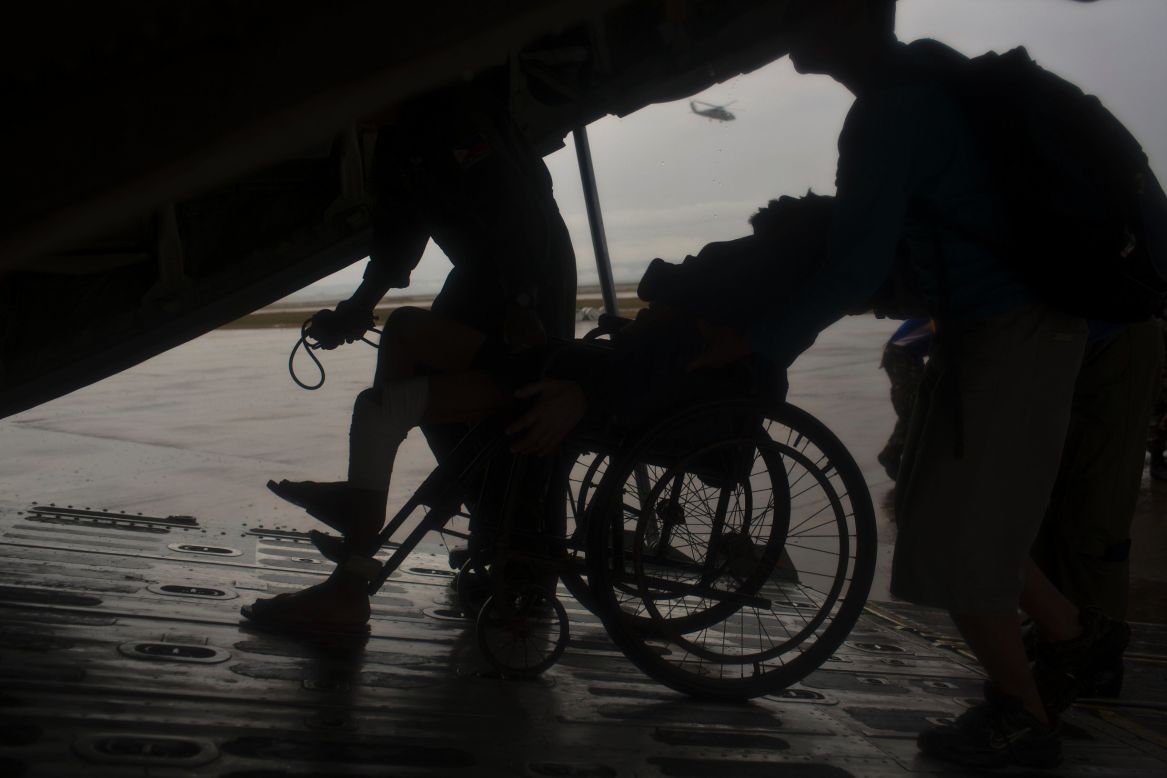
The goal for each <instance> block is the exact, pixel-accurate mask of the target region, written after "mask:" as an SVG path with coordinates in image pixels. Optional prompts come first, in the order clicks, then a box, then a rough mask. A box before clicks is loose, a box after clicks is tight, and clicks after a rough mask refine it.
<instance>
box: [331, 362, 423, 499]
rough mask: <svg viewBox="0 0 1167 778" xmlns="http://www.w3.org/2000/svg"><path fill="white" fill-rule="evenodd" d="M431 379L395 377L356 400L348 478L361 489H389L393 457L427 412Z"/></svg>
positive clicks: (350, 442) (351, 432)
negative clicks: (400, 378) (381, 388)
mask: <svg viewBox="0 0 1167 778" xmlns="http://www.w3.org/2000/svg"><path fill="white" fill-rule="evenodd" d="M428 394H429V379H428V378H425V377H421V378H410V379H407V380H405V381H395V382H392V383H388V384H386V385H385V387H384V389H383V390H381V391H377V390H375V389H366V390H365V391H363V392H361V393H360V394H359V395H357V400H356V402H355V403H354V404H353V420H352V426H351V427H350V428H349V456H348V480H349V483H350V484H352V485H353V486H356V487H360V488H362V489H375V490H377V491H380V492H385V491H388V490H389V479H390V476H391V475H392V474H393V459H394V458H395V457H396V456H397V449H398V447H399V446H400V445H401V442H402V441H403V440H405V436H406V435H408V434H409V431H410V430H411V429H413V428H414V427H416V426H417V424H418V422H420V421H421V417H422V414H423V413H425V405H426V399H427V395H428Z"/></svg>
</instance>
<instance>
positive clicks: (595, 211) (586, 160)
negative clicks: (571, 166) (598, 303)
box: [572, 127, 620, 316]
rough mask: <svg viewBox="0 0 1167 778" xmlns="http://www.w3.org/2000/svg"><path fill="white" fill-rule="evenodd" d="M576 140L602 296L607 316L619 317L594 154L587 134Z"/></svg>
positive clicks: (577, 132)
mask: <svg viewBox="0 0 1167 778" xmlns="http://www.w3.org/2000/svg"><path fill="white" fill-rule="evenodd" d="M572 137H573V138H575V156H576V159H577V160H579V180H580V183H581V184H583V190H584V205H586V206H587V209H588V227H589V229H590V230H591V233H592V249H593V251H594V252H595V255H596V272H597V273H598V274H599V276H600V294H601V295H602V296H603V298H604V312H605V313H608V314H611V315H612V316H618V315H619V313H620V306H619V305H617V303H616V284H615V282H614V281H613V280H612V259H611V257H609V256H608V239H607V237H606V236H605V235H604V217H603V216H602V215H601V214H600V192H599V190H598V189H597V188H596V171H595V169H594V168H593V167H592V150H591V147H590V146H588V131H587V128H586V127H579V128H577V129H576V130H575V131H574V132H572Z"/></svg>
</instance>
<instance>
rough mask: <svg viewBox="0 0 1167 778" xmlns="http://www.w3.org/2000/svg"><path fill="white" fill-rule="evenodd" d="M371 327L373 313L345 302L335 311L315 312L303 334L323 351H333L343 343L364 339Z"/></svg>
mask: <svg viewBox="0 0 1167 778" xmlns="http://www.w3.org/2000/svg"><path fill="white" fill-rule="evenodd" d="M372 326H373V312H372V311H370V310H366V309H364V308H362V307H361V306H358V305H354V304H351V303H349V302H348V301H347V300H346V301H345V302H342V303H339V304H338V305H337V306H336V308H335V310H331V311H330V310H328V309H327V308H325V309H324V310H321V311H317V312H316V315H315V316H313V317H312V321H311V323H310V324H309V325H308V329H307V331H306V332H305V334H306V335H307V336H308V337H309V338H311V339H312V340H315V341H316V342H317V344H319V346H320V348H323V349H328V350H331V349H334V348H336V347H337V346H340V345H341V344H344V343H352V342H354V341H358V340H360V339H361V338H362V337H364V334H365V332H367V331H368V330H369V328H370V327H372Z"/></svg>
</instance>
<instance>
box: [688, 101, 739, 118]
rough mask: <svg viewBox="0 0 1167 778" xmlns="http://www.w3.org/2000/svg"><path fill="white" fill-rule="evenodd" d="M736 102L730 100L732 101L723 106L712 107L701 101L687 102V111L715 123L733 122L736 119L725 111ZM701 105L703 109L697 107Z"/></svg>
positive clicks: (710, 104)
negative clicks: (713, 120)
mask: <svg viewBox="0 0 1167 778" xmlns="http://www.w3.org/2000/svg"><path fill="white" fill-rule="evenodd" d="M736 102H737V100H732V101H730V102H728V103H726V104H725V105H713V104H712V103H706V102H703V101H701V100H690V101H689V110H691V111H692V112H693V113H695V114H697V115H698V116H704V117H705V118H707V119H715V120H716V121H719V122H732V121H733V120H734V118H736V117H734V115H733V114H732V113H730V112H729V111H727V110H725V109H726V108H728V107H729V106H731V105H733V104H734V103H736ZM702 105H703V106H705V107H704V108H698V107H697V106H702Z"/></svg>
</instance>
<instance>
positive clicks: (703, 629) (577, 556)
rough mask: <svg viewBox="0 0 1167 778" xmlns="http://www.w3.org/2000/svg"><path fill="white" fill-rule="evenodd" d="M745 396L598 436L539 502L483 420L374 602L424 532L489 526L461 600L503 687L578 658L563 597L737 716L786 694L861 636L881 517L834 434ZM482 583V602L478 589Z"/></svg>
mask: <svg viewBox="0 0 1167 778" xmlns="http://www.w3.org/2000/svg"><path fill="white" fill-rule="evenodd" d="M619 326H620V320H615V319H608V320H606V321H601V326H600V327H599V328H597V330H596V331H594V332H593V333H592V334H591V335H590V336H589V337H588V338H585V341H590V342H589V343H588V344H587V347H588V348H592V349H596V348H599V349H603V348H605V347H606V346H605V345H604V344H603V342H602V340H601V339H602V338H603V337H604V336H607V335H610V334H611V332H613V331H614V329H615V328H617V327H619ZM729 394H730V395H731V396H729V397H726V396H717V393H716V392H713V394H710V393H709V392H708V391H706V392H705V394H704V395H699V396H696V397H694V398H691V399H690V400H688V401H687V402H686V403H685V404H684V406H685V407H683V408H680V409H675V410H673V411H672V412H670V413H668V414H667V415H666V416H665V417H664V418H662V419H660V420H658V421H656V422H655V423H653V424H650V425H641V426H639V427H632V428H620V427H618V426H614V425H612V424H592V425H588V424H581V425H580V427H579V428H577V430H576V431H574V432H573V433H572V434H571V435H569V436H568V438H567V439H566V440H565V441H564V443H563V444H562V445H561V447H560V453H559V455H558V457H557V461H555V462H554V463H553V468H552V470H553V471H552V473H551V474H550V477H549V478H548V479H547V483H546V488H545V489H544V490H543V493H542V494H541V495H540V497H539V499H538V500H533V499H532V498H531V496H530V494H529V491H530V490H520V489H516V488H513V487H514V486H515V485H516V484H518V483H520V482H521V480H522V477H523V472H524V469H525V468H529V467H531V466H533V463H532V461H531V460H530V459H528V458H526V457H522V456H518V457H511V456H510V455H509V453H507V438H506V436H505V434H504V433H503V428H504V426H505V425H504V422H503V421H501V420H499V419H488V420H485V421H483V422H480V423H479V424H478V425H476V426H475V427H474V428H473V429H472V430H471V431H470V432H469V433H468V434H467V436H466V437H465V438H464V439H463V440H462V442H461V443H459V445H458V446H457V447H456V448H455V450H454V452H453V453H452V454H451V456H449V457H448V458H447V459H446V461H445V462H443V463H442V464H440V465H439V466H438V467H437V468H436V469H435V470H434V471H433V472H432V473H431V474H430V475H429V476H428V477H427V478H426V479H425V481H424V482H423V483H422V485H421V486H420V487H419V488H418V490H417V491H416V492H415V494H414V495H413V497H412V498H411V499H410V500H409V501H408V502H407V503H406V504H405V505H404V506H402V508H401V509H400V510H399V511H398V513H397V514H396V515H395V516H394V517H393V518H392V519H391V520H390V521H389V523H388V524H387V525H386V526H385V528H384V529H383V530H382V531H381V535H380V538H379V539H380V541H381V544H382V545H384V544H385V543H388V542H389V541H390V539H391V538H392V537H393V536H394V534H395V533H396V532H397V531H398V530H399V529H400V528H401V527H402V525H403V524H404V523H405V521H406V520H407V519H408V518H409V517H410V516H411V515H412V514H413V513H414V512H415V511H416V510H418V509H424V510H425V511H426V512H425V515H424V517H423V519H422V520H421V522H420V523H419V524H418V526H417V527H416V528H415V529H414V530H413V531H412V532H411V533H410V534H409V535H408V537H406V538H405V539H404V540H403V541H401V543H400V545H398V546H397V547H396V549H395V550H394V551H393V553H392V554H391V556H390V557H389V558H388V559H387V560H386V561H385V562H384V563H383V564H381V565H380V572H379V574H377V575H376V576H373V580H372V583H371V585H370V594H374V593H376V591H377V590H378V589H379V588H380V587H381V585H382V584H383V583H384V582H385V580H386V579H387V578H388V577H389V576H390V575H391V574H392V573H393V571H395V570H396V569H397V568H398V567H399V566H400V564H401V562H402V561H403V560H404V559H405V557H406V556H407V555H408V554H409V553H410V552H411V551H412V550H413V549H414V548H415V547H416V546H417V544H418V543H419V542H420V540H421V538H422V537H423V536H424V535H425V534H426V533H428V532H431V531H438V532H449V530H447V529H446V525H447V523H448V522H449V521H450V520H451V519H452V518H454V517H456V516H463V517H467V518H470V519H471V520H472V522H473V521H474V520H475V518H478V520H479V521H478V524H479V527H480V529H478V530H477V531H476V532H475V535H476V536H477V543H476V546H475V547H473V548H472V551H471V553H470V554H469V558H468V559H466V560H465V562H464V564H462V566H461V569H460V570H459V573H458V578H457V581H458V583H457V588H458V591H459V594H460V596H461V599H462V602H463V609H464V611H466V612H467V613H468V614H472V613H473V612H475V611H476V612H477V620H476V633H477V641H478V646H479V648H480V650H481V651H482V653H483V655H484V656H485V657H486V659H487V660H488V661H489V662H490V663H491V664H492V665H494V666H495V667H496V668H497V669H498V670H499V672H500V673H502V674H504V675H511V676H526V675H534V674H538V673H541V672H543V671H545V670H546V669H548V668H549V667H551V666H552V665H553V664H554V663H555V662H556V661H557V660H558V659H559V657H560V656H561V655H562V654H563V652H564V650H565V649H566V647H567V643H568V636H569V630H570V628H569V624H568V616H567V612H566V609H565V608H564V606H563V604H562V603H561V602H560V600H559V597H558V594H557V592H558V588H557V586H556V582H557V581H558V582H561V583H562V584H563V587H564V589H566V590H567V591H568V592H569V593H570V594H571V595H572V596H574V597H575V598H576V599H577V600H578V601H579V602H580V603H581V604H582V605H583V606H585V607H587V608H588V609H590V610H591V611H592V612H593V613H595V614H596V616H597V617H599V618H600V620H601V621H602V622H603V624H604V626H605V628H606V630H607V632H608V634H609V635H610V636H611V638H612V640H613V642H614V643H615V644H616V645H617V646H618V647H619V648H620V649H621V650H622V651H623V652H624V654H625V655H626V656H627V657H628V659H629V660H631V661H632V662H633V663H634V664H635V665H636V666H637V667H639V668H640V669H641V670H642V671H644V672H645V673H646V674H647V675H648V676H649V677H651V678H653V679H655V680H657V681H659V682H661V683H663V684H665V685H666V686H669V687H670V688H672V689H675V690H677V691H680V692H683V693H685V694H689V695H693V696H697V697H703V698H711V699H720V700H742V699H749V698H752V697H756V696H760V695H765V694H773V693H777V692H780V691H781V690H783V689H785V688H786V687H788V686H790V685H791V684H793V683H795V682H797V681H799V680H800V679H802V678H803V677H805V676H806V675H807V674H809V673H810V672H812V671H813V670H815V669H817V668H818V667H819V666H820V665H821V664H822V663H823V662H825V661H826V660H827V659H828V658H829V657H830V656H831V655H832V654H833V652H834V651H835V650H836V649H837V648H838V646H839V645H840V644H841V643H842V642H843V640H844V639H845V638H846V636H847V634H848V633H849V632H850V630H851V629H852V627H853V626H854V625H855V623H856V621H857V620H858V618H859V616H860V614H861V612H862V609H863V606H864V604H865V601H866V598H867V594H868V591H869V589H870V585H871V579H872V577H873V575H874V569H875V555H876V528H875V515H874V511H873V508H872V505H871V498H870V495H869V493H868V491H867V487H866V484H865V483H864V480H863V477H862V473H861V472H860V470H859V468H858V467H857V465H856V464H855V462H854V460H853V459H852V458H851V456H850V454H849V453H848V452H847V450H846V448H845V447H844V446H843V445H842V443H841V442H840V441H839V440H838V439H837V438H836V437H835V436H834V435H833V434H832V433H831V432H830V430H828V429H827V428H826V427H825V426H824V425H823V424H822V423H821V422H819V421H818V420H816V419H815V418H813V417H812V416H811V415H809V414H807V413H806V412H804V411H802V410H799V409H797V408H795V407H794V406H791V405H789V404H786V403H782V402H775V401H767V400H763V399H759V398H757V397H750V396H732V395H733V394H734V393H733V392H730V393H729ZM499 470H502V471H503V472H498V471H499ZM500 478H501V479H502V480H501V483H503V484H505V488H504V489H503V490H502V498H501V500H497V501H495V502H496V503H497V504H496V506H495V507H496V510H494V511H493V513H494V515H493V516H492V517H491V518H490V520H485V521H484V520H483V518H482V517H481V516H479V517H475V516H474V515H473V514H474V513H475V511H474V510H470V511H465V510H464V509H463V499H464V495H467V494H470V493H472V492H473V490H474V489H475V488H478V489H479V490H481V488H482V484H483V483H496V484H497V483H499V482H500V481H499V480H498V479H500ZM467 502H468V503H475V504H476V505H479V506H483V505H485V504H486V501H477V502H476V501H474V500H467ZM455 534H457V533H455ZM322 550H323V549H322ZM332 552H333V553H331V554H327V555H330V556H331V557H333V558H337V557H338V556H340V555H341V554H340V552H338V549H335V548H334V549H332ZM471 576H472V577H473V578H474V579H475V580H476V581H478V582H479V584H478V588H479V589H480V590H482V591H483V592H484V593H485V594H486V595H487V596H486V597H485V599H484V601H481V602H476V601H475V598H473V597H471V596H470V595H469V594H468V593H467V592H466V591H465V590H466V589H467V588H469V587H468V583H467V580H466V579H467V578H469V577H471Z"/></svg>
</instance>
